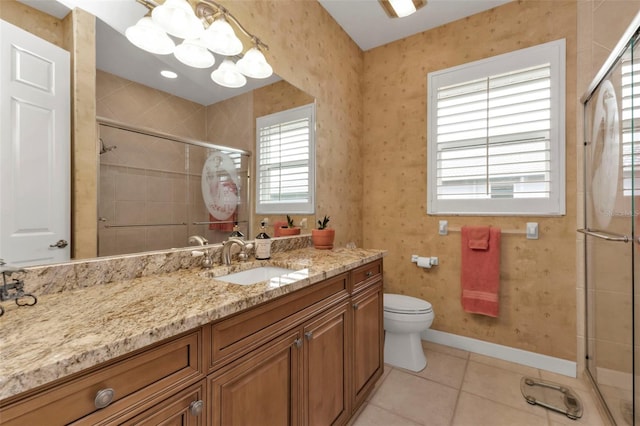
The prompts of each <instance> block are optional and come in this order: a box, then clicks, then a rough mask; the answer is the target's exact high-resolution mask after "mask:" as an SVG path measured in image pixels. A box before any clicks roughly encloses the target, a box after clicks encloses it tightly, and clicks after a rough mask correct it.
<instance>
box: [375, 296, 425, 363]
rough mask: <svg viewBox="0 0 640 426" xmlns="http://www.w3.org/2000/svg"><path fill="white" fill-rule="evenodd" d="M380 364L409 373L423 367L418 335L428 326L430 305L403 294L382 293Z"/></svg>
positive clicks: (422, 354)
mask: <svg viewBox="0 0 640 426" xmlns="http://www.w3.org/2000/svg"><path fill="white" fill-rule="evenodd" d="M383 299H384V302H383V304H384V331H385V337H384V362H385V363H387V364H390V365H392V366H395V367H400V368H404V369H407V370H411V371H421V370H422V369H424V368H425V367H426V366H427V359H426V358H425V356H424V351H423V350H422V342H421V338H420V334H421V333H422V332H423V331H425V330H426V329H428V328H429V327H431V324H432V323H433V317H434V314H433V309H432V308H431V303H429V302H427V301H426V300H422V299H418V298H415V297H411V296H405V295H403V294H390V293H385V294H384V298H383Z"/></svg>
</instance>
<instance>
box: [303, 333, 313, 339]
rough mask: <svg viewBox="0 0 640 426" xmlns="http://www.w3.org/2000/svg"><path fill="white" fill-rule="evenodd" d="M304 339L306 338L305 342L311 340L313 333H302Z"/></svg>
mask: <svg viewBox="0 0 640 426" xmlns="http://www.w3.org/2000/svg"><path fill="white" fill-rule="evenodd" d="M304 337H306V338H307V340H311V339H313V331H307V332H306V333H304Z"/></svg>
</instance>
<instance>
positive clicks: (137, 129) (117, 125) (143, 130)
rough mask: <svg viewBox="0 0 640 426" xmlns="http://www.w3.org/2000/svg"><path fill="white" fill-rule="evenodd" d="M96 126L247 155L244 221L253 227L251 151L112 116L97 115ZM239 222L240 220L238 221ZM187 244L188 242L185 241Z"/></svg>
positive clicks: (197, 223)
mask: <svg viewBox="0 0 640 426" xmlns="http://www.w3.org/2000/svg"><path fill="white" fill-rule="evenodd" d="M96 126H97V127H100V126H105V127H110V128H113V129H117V130H123V131H127V132H131V133H136V134H140V135H144V136H150V137H154V138H158V139H163V140H166V141H169V142H178V143H182V144H185V145H192V146H198V147H201V148H206V149H215V150H218V151H222V152H228V153H234V154H240V155H242V156H246V157H247V159H248V162H249V164H248V168H247V176H246V182H245V186H246V188H245V190H244V195H243V199H244V202H245V204H246V208H247V211H248V212H249V213H248V214H247V219H246V221H243V222H242V223H244V222H246V224H247V230H248V232H250V231H251V229H253V227H252V225H253V215H252V214H251V212H252V211H253V200H252V197H251V193H252V189H251V175H252V168H253V164H252V154H251V152H250V151H246V150H243V149H240V148H233V147H230V146H224V145H217V144H214V143H212V142H206V141H201V140H197V139H191V138H188V137H183V136H177V135H173V134H170V133H165V132H161V131H158V130H155V129H151V128H148V127H143V126H136V125H131V124H127V123H123V122H121V121H117V120H113V119H110V118H106V117H101V116H97V117H96ZM98 134H100V132H99V131H98ZM99 188H100V185H99V184H98V191H99ZM99 202H100V194H98V196H97V197H96V203H98V204H99ZM98 209H99V206H96V210H98ZM207 223H225V222H224V221H219V222H207ZM236 223H238V222H236ZM188 224H189V223H185V225H188ZM202 224H205V222H202V223H201V222H193V223H192V225H202ZM149 226H153V225H149ZM96 241H97V244H99V235H96ZM185 245H186V243H185ZM98 256H100V254H99V253H98Z"/></svg>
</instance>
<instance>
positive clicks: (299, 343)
mask: <svg viewBox="0 0 640 426" xmlns="http://www.w3.org/2000/svg"><path fill="white" fill-rule="evenodd" d="M293 344H294V346H295V347H296V348H298V349H300V348H301V347H302V339H296V340H294V341H293Z"/></svg>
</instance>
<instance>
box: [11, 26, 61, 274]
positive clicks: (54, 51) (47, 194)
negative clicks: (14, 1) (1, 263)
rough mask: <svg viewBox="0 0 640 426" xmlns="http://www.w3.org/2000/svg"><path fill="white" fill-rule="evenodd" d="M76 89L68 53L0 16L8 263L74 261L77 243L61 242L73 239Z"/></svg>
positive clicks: (26, 263) (29, 263)
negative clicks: (73, 249)
mask: <svg viewBox="0 0 640 426" xmlns="http://www.w3.org/2000/svg"><path fill="white" fill-rule="evenodd" d="M69 87H70V58H69V52H67V51H65V50H64V49H61V48H60V47H58V46H55V45H53V44H51V43H49V42H47V41H45V40H42V39H40V38H38V37H36V36H34V35H33V34H31V33H28V32H26V31H24V30H22V29H21V28H18V27H16V26H14V25H11V24H9V23H7V22H5V21H2V20H0V259H4V260H5V261H6V262H7V263H12V264H14V265H22V266H29V265H37V264H44V263H54V262H63V261H66V260H69V253H70V246H69V245H67V246H66V247H56V246H55V244H56V243H57V242H58V241H60V240H64V241H66V242H70V225H69V223H70V197H69V193H70V185H69V182H70V178H69V176H70V170H69V167H70V101H69V98H70V92H69V90H70V89H69ZM60 245H64V244H60ZM52 246H53V247H52Z"/></svg>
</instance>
